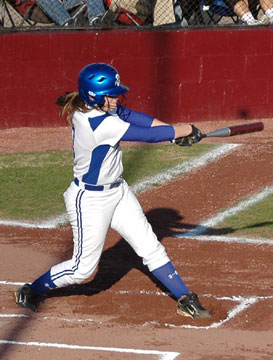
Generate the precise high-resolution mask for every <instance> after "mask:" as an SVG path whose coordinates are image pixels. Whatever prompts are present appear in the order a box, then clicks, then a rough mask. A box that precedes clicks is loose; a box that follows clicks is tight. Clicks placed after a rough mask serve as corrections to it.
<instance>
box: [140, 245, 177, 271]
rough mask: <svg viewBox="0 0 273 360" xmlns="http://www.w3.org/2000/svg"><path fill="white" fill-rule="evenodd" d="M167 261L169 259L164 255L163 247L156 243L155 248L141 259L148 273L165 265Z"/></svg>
mask: <svg viewBox="0 0 273 360" xmlns="http://www.w3.org/2000/svg"><path fill="white" fill-rule="evenodd" d="M169 261H170V259H169V257H168V255H167V253H166V250H165V247H164V246H163V245H162V244H161V243H160V242H158V245H157V247H156V248H154V249H152V250H151V251H149V252H148V253H147V254H146V255H145V256H144V257H143V264H144V265H147V266H148V269H149V270H150V271H153V270H155V269H157V268H159V267H160V266H163V265H165V264H166V263H167V262H169Z"/></svg>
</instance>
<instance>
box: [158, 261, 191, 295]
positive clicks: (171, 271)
mask: <svg viewBox="0 0 273 360" xmlns="http://www.w3.org/2000/svg"><path fill="white" fill-rule="evenodd" d="M152 274H153V275H154V276H155V277H156V278H157V279H158V280H159V281H160V282H161V283H162V284H163V285H164V286H166V288H167V289H169V290H170V292H171V293H172V294H173V295H174V296H175V297H176V298H177V299H179V298H180V297H181V296H182V295H186V294H189V293H190V291H189V290H188V288H187V287H186V285H185V284H184V282H183V280H182V279H181V277H180V275H179V274H178V272H177V270H176V269H175V267H174V266H173V264H172V263H171V262H170V261H169V262H168V263H167V264H165V265H163V266H161V267H159V268H157V269H155V270H154V271H152Z"/></svg>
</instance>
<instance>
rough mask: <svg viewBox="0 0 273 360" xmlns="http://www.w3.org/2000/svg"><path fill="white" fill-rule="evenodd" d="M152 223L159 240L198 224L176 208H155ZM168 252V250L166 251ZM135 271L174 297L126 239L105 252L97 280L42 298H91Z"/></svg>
mask: <svg viewBox="0 0 273 360" xmlns="http://www.w3.org/2000/svg"><path fill="white" fill-rule="evenodd" d="M146 217H147V219H148V221H149V223H150V224H151V225H152V227H153V230H154V232H155V234H156V235H157V237H158V240H159V241H162V240H164V238H166V237H173V235H174V233H175V232H177V231H179V233H181V231H183V232H186V231H189V230H190V229H194V228H195V227H196V225H195V224H183V218H182V217H181V216H180V215H179V214H178V213H177V212H176V211H175V210H173V209H169V208H160V209H153V210H151V211H149V212H148V213H146ZM166 250H167V252H168V249H166ZM132 269H138V270H139V271H141V272H142V273H144V274H145V275H147V276H148V277H149V278H150V279H151V280H152V281H153V282H154V283H155V284H156V285H157V287H158V288H159V289H161V290H162V291H163V292H165V293H167V294H169V295H170V296H171V297H172V295H171V294H170V293H169V291H168V289H166V288H165V287H164V286H163V285H162V284H161V283H160V282H159V281H158V280H157V279H156V278H155V277H154V276H153V274H152V273H151V272H150V271H149V270H148V268H147V267H146V266H144V265H143V264H142V259H141V258H140V257H139V256H138V255H137V254H136V253H135V252H134V250H133V249H132V248H131V247H130V246H129V245H128V244H127V242H126V241H125V240H124V239H120V240H119V241H118V242H117V243H116V244H115V245H114V246H113V247H111V248H109V249H107V250H105V251H103V253H102V256H101V259H100V263H99V265H98V271H97V273H96V275H95V277H94V278H93V279H92V280H91V281H90V282H88V283H85V284H80V285H72V286H68V287H66V288H61V289H53V290H51V291H50V292H48V293H47V294H46V295H44V297H43V298H42V299H41V301H43V300H44V299H45V298H50V297H61V296H71V295H86V296H91V295H95V294H98V293H100V292H101V291H105V290H107V289H110V288H111V287H112V286H113V285H114V284H115V283H117V282H118V281H119V280H121V279H122V278H123V277H124V276H125V275H126V274H128V273H129V272H130V270H132Z"/></svg>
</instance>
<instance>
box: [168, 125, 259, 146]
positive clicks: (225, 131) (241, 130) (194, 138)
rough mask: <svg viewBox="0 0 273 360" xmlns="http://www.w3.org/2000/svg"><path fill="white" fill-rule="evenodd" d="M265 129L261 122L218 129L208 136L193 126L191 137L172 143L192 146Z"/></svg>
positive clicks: (178, 139)
mask: <svg viewBox="0 0 273 360" xmlns="http://www.w3.org/2000/svg"><path fill="white" fill-rule="evenodd" d="M192 126H193V125H192ZM263 129H264V124H263V123H262V122H261V121H259V122H255V123H249V124H242V125H235V126H229V127H225V128H221V129H216V130H214V131H211V132H209V133H207V134H203V133H202V132H201V131H200V130H199V129H197V128H196V127H195V126H193V131H192V133H191V134H190V135H188V136H185V137H181V138H177V139H175V140H173V141H172V143H174V144H177V145H179V146H191V145H192V144H194V143H197V142H199V141H200V140H202V139H204V138H206V137H228V136H235V135H242V134H248V133H252V132H256V131H262V130H263Z"/></svg>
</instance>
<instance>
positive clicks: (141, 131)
mask: <svg viewBox="0 0 273 360" xmlns="http://www.w3.org/2000/svg"><path fill="white" fill-rule="evenodd" d="M174 136H175V133H174V128H173V126H171V125H166V126H164V125H163V126H153V127H150V128H147V127H140V126H135V125H130V126H129V128H128V129H127V131H126V133H125V134H124V135H123V136H122V138H121V140H122V141H140V142H148V143H157V142H161V141H168V140H172V139H174Z"/></svg>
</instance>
